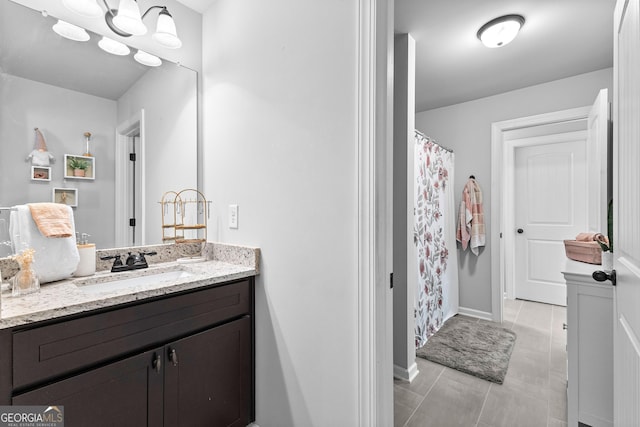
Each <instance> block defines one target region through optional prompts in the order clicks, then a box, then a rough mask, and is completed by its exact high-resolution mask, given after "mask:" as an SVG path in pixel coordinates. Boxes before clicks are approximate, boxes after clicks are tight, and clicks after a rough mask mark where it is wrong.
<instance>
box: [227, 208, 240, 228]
mask: <svg viewBox="0 0 640 427" xmlns="http://www.w3.org/2000/svg"><path fill="white" fill-rule="evenodd" d="M229 228H238V205H229Z"/></svg>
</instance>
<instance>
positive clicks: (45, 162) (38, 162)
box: [27, 128, 55, 166]
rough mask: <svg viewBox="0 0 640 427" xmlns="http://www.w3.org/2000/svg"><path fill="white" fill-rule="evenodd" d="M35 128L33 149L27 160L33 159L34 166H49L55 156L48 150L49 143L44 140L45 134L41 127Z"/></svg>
mask: <svg viewBox="0 0 640 427" xmlns="http://www.w3.org/2000/svg"><path fill="white" fill-rule="evenodd" d="M33 130H34V132H35V140H34V142H33V151H31V153H29V155H28V156H27V161H29V160H31V164H32V165H33V166H49V165H50V164H51V163H52V162H53V161H54V160H55V158H54V157H53V154H51V153H49V152H48V151H47V143H46V142H45V141H44V135H42V132H40V129H38V128H33Z"/></svg>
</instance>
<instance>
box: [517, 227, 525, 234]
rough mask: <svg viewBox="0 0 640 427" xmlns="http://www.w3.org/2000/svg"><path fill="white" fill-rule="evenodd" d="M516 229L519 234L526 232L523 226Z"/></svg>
mask: <svg viewBox="0 0 640 427" xmlns="http://www.w3.org/2000/svg"><path fill="white" fill-rule="evenodd" d="M516 231H517V232H518V234H522V233H524V230H523V229H522V228H518V229H517V230H516Z"/></svg>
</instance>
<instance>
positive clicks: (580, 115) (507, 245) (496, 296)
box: [491, 106, 591, 322]
mask: <svg viewBox="0 0 640 427" xmlns="http://www.w3.org/2000/svg"><path fill="white" fill-rule="evenodd" d="M590 109H591V107H590V106H587V107H578V108H571V109H568V110H562V111H555V112H551V113H544V114H538V115H534V116H528V117H520V118H517V119H511V120H504V121H500V122H494V123H492V124H491V188H492V189H493V190H492V192H491V206H492V210H493V212H494V214H492V215H491V241H492V242H499V244H493V245H491V277H492V280H491V312H492V315H493V318H492V320H493V321H494V322H502V320H503V299H504V294H505V290H507V289H506V278H507V277H512V276H513V265H508V259H507V254H510V253H513V248H514V245H515V241H514V235H513V233H505V230H507V229H508V226H509V225H511V228H513V225H512V224H510V221H511V222H512V218H513V205H514V200H513V191H514V188H513V187H514V186H513V178H514V171H515V158H514V156H513V153H514V149H515V144H514V142H515V141H517V140H513V141H506V140H505V135H504V134H505V132H507V131H512V130H516V129H523V128H528V127H535V126H544V125H551V124H558V123H564V122H574V121H578V120H587V119H588V117H589V111H590ZM507 274H511V276H507ZM496 279H498V280H496ZM509 288H510V289H508V291H509V292H507V298H510V299H513V298H514V292H513V290H514V287H513V285H512V286H509Z"/></svg>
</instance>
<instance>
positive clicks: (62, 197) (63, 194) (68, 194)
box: [51, 188, 78, 208]
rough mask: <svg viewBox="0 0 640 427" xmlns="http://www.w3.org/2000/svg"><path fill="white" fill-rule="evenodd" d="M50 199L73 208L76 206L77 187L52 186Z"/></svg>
mask: <svg viewBox="0 0 640 427" xmlns="http://www.w3.org/2000/svg"><path fill="white" fill-rule="evenodd" d="M51 201H52V202H53V203H62V204H63V205H67V206H71V207H72V208H75V207H77V206H78V189H77V188H54V189H53V190H52V196H51Z"/></svg>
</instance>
